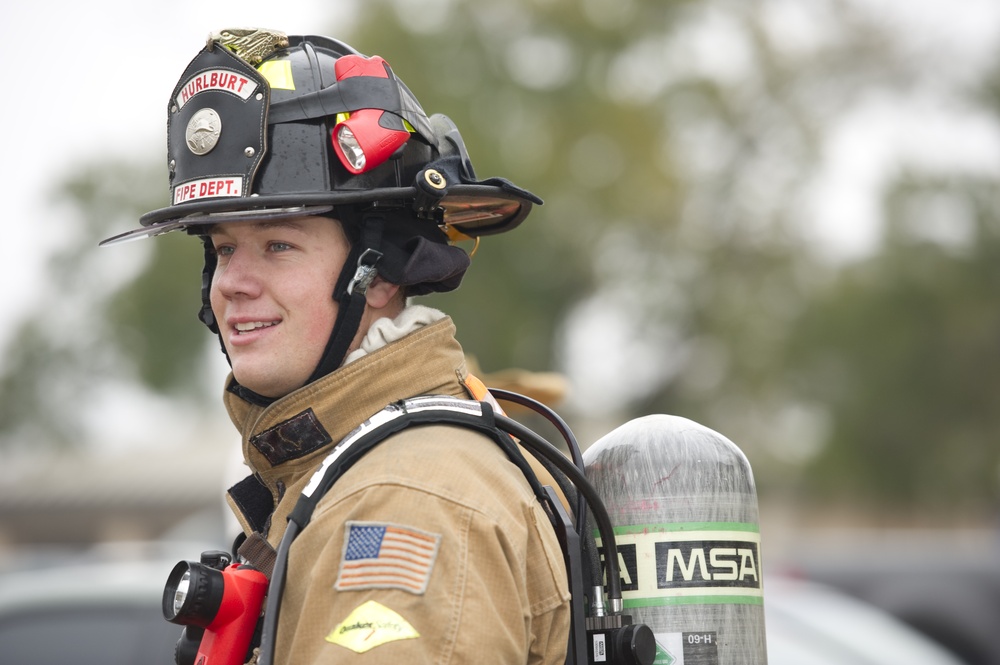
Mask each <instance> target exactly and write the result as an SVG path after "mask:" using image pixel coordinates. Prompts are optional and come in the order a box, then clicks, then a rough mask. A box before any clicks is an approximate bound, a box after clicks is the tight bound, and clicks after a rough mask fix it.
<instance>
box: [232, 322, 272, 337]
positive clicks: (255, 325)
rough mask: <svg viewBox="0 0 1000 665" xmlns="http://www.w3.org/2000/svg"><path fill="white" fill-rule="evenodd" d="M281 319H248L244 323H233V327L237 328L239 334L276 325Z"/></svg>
mask: <svg viewBox="0 0 1000 665" xmlns="http://www.w3.org/2000/svg"><path fill="white" fill-rule="evenodd" d="M279 323H281V322H280V321H246V322H242V323H235V324H233V328H234V329H235V330H236V334H237V335H245V334H246V333H251V332H253V331H255V330H260V329H261V328H270V327H271V326H276V325H278V324H279Z"/></svg>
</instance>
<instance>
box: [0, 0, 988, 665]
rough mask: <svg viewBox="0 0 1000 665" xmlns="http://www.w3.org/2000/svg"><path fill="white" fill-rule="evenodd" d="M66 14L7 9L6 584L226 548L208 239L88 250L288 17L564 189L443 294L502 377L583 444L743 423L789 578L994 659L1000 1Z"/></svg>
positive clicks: (262, 7) (113, 9) (491, 169)
mask: <svg viewBox="0 0 1000 665" xmlns="http://www.w3.org/2000/svg"><path fill="white" fill-rule="evenodd" d="M62 4H64V5H65V6H61V5H60V4H59V3H57V5H56V9H53V8H52V7H51V6H45V7H44V9H43V8H42V6H32V5H31V4H30V3H18V4H16V5H15V6H12V7H8V8H6V9H5V16H7V17H8V20H7V21H5V23H6V26H7V27H6V28H5V29H4V32H5V38H6V41H7V44H8V54H9V55H8V67H7V79H8V81H9V85H8V87H7V92H6V93H5V94H6V103H5V104H3V105H2V107H0V119H2V126H3V127H4V128H6V130H7V134H8V135H7V136H6V137H5V139H4V143H3V145H4V159H3V160H2V163H0V174H2V181H3V183H4V184H5V191H6V196H5V197H4V198H5V214H6V217H7V220H6V222H5V224H4V239H5V242H3V243H0V266H2V268H0V270H2V276H3V279H2V285H0V289H2V293H3V300H2V302H3V307H4V310H5V319H6V321H7V324H6V325H5V326H4V327H3V328H2V329H0V345H2V347H3V354H2V355H0V454H2V458H3V460H4V463H3V464H2V465H0V573H3V572H4V571H6V572H7V574H8V576H10V575H15V574H22V575H23V573H24V571H26V570H28V569H35V568H39V567H53V566H56V565H59V566H62V565H64V564H66V563H67V562H69V561H73V562H79V561H81V560H84V559H95V558H100V559H104V560H106V559H108V558H109V557H111V558H116V557H117V559H119V560H126V559H127V560H133V559H135V558H142V557H149V556H154V558H155V557H159V556H161V555H162V548H163V547H165V546H166V545H171V544H178V543H180V544H185V543H187V542H188V541H194V542H196V543H198V544H199V545H200V544H201V543H203V542H205V541H212V540H214V539H216V538H218V539H219V545H220V546H222V547H225V546H227V545H228V543H227V542H224V541H225V538H223V537H220V536H219V534H221V533H225V529H226V526H225V524H224V522H223V517H222V514H223V510H222V505H223V504H222V499H221V494H222V490H223V488H224V487H225V486H226V483H227V481H228V479H230V478H235V477H237V474H238V473H239V470H238V468H235V467H236V466H237V465H236V464H234V454H235V453H234V449H235V448H236V446H237V445H238V437H237V436H236V434H235V432H234V430H233V429H232V426H231V425H230V423H229V421H228V418H227V417H226V414H225V412H224V410H223V408H222V405H221V400H220V399H219V396H220V394H221V388H222V379H223V376H224V374H225V372H226V366H225V360H224V358H223V356H222V354H221V353H220V352H219V350H218V343H217V340H216V339H215V338H214V336H212V335H210V333H208V332H207V330H205V329H204V327H203V326H202V325H201V324H200V323H199V322H198V321H197V319H196V316H195V315H196V312H197V310H198V307H199V289H200V268H201V256H200V250H199V247H198V244H197V243H194V242H192V241H191V240H190V238H187V237H185V236H183V235H179V234H178V236H177V237H174V235H168V236H165V237H163V238H160V239H157V240H156V241H149V242H143V243H133V244H127V245H122V246H115V247H112V248H104V249H98V248H97V242H98V241H99V240H100V239H102V238H104V237H107V236H109V235H113V234H115V233H119V232H122V231H125V230H127V229H130V228H132V227H134V226H135V225H136V220H137V218H138V216H139V215H140V214H141V213H142V212H145V211H148V210H151V209H153V208H158V207H161V206H163V205H165V204H166V201H167V189H166V165H165V157H164V154H165V150H164V146H165V118H166V106H167V98H168V96H169V93H170V90H171V88H172V87H173V85H174V83H175V82H176V80H177V77H178V76H179V74H180V72H181V71H182V69H183V67H184V66H185V65H186V64H187V62H188V61H189V60H190V59H191V58H192V57H194V55H195V54H196V53H197V51H198V50H199V49H200V48H201V46H202V45H203V44H204V40H205V37H206V36H207V34H208V33H209V32H210V31H211V30H216V29H219V28H222V27H242V26H258V27H271V28H276V29H280V30H283V31H285V32H288V33H290V34H303V33H305V34H326V35H331V36H335V37H337V38H340V39H342V40H344V41H347V42H348V43H350V44H351V45H353V46H355V47H356V48H358V49H359V50H361V51H363V52H365V53H367V54H378V55H382V56H383V57H385V58H386V60H387V61H388V62H389V63H391V64H392V66H393V69H394V71H395V72H396V73H397V75H399V76H400V78H402V79H403V80H404V81H405V82H406V83H407V85H408V86H409V87H410V88H411V89H412V90H413V91H414V92H415V94H416V96H417V97H418V98H419V99H420V101H421V103H422V105H423V106H424V108H425V109H426V110H427V111H428V112H431V113H433V112H443V113H445V114H447V115H449V116H450V117H451V118H452V119H453V120H455V122H456V123H457V124H458V126H459V127H460V128H461V130H462V134H463V136H464V138H465V141H466V143H467V145H468V148H469V151H470V154H471V157H472V159H473V162H474V164H475V166H476V170H477V174H478V175H479V176H480V177H485V176H492V175H502V176H505V177H509V178H510V179H512V180H514V181H515V182H516V183H517V184H519V185H521V186H523V187H526V188H527V189H529V190H531V191H533V192H535V193H537V194H539V195H540V196H541V197H542V198H543V199H545V204H544V205H543V206H541V207H539V208H537V209H536V210H535V211H534V212H533V213H532V216H531V218H530V219H529V221H528V222H526V223H525V224H524V225H523V226H522V227H521V228H519V229H518V230H517V231H516V232H515V233H511V234H507V235H505V236H500V237H493V238H487V239H486V240H485V241H484V242H483V244H482V246H481V247H480V248H479V250H478V253H477V254H476V256H475V258H474V261H473V267H472V269H471V270H470V272H469V274H468V276H467V278H466V281H465V283H464V285H463V287H462V288H461V289H460V290H459V291H458V292H456V293H453V294H448V295H446V296H440V297H434V298H430V299H427V300H426V304H430V305H433V306H436V307H439V308H441V309H444V310H445V311H447V312H449V313H450V314H451V315H452V316H453V318H454V319H455V321H456V323H457V325H458V330H459V338H460V339H461V340H462V341H463V343H464V345H465V347H466V350H467V352H468V353H469V354H470V355H472V356H474V357H475V360H476V362H477V363H478V365H479V367H480V368H481V369H482V372H483V373H484V374H486V375H490V374H491V373H495V372H500V371H502V370H508V369H511V368H515V369H521V370H526V371H529V372H537V373H557V374H558V375H560V376H562V377H565V380H566V385H567V387H568V389H567V391H566V394H565V397H564V399H563V400H562V401H561V402H560V403H559V404H557V405H556V406H557V407H558V409H559V410H560V412H561V413H562V415H563V416H564V417H565V418H566V420H567V421H568V422H569V424H570V425H571V426H572V427H573V428H574V430H575V431H576V434H577V436H578V438H579V439H580V441H581V443H582V445H583V446H586V445H587V444H589V443H591V442H593V441H595V440H596V439H597V438H599V437H600V436H602V435H603V434H605V433H606V432H608V431H609V430H611V429H613V428H614V427H616V426H617V425H619V424H621V423H624V422H625V421H627V420H629V419H631V418H634V417H637V416H640V415H645V414H649V413H668V414H676V415H682V416H685V417H687V418H690V419H692V420H696V421H698V422H700V423H702V424H704V425H707V426H708V427H711V428H712V429H715V430H717V431H719V432H721V433H723V434H724V435H726V436H727V437H729V438H730V439H732V440H733V441H734V442H735V443H737V444H738V445H739V446H740V447H741V448H742V449H743V451H744V452H745V453H746V455H747V457H748V459H749V460H750V463H751V465H752V467H753V469H754V473H755V477H756V481H757V488H758V492H759V496H760V501H761V522H762V535H763V542H764V552H765V556H766V557H767V561H768V567H769V568H771V569H772V570H774V571H776V573H775V574H780V575H784V576H789V577H792V578H795V579H807V578H808V579H815V580H819V581H822V582H825V583H828V584H831V585H834V586H836V587H837V588H839V589H841V590H842V591H845V592H847V593H850V594H852V595H854V596H856V597H860V598H863V599H864V600H865V601H866V602H869V603H873V604H875V605H878V606H880V607H882V608H884V609H886V610H888V611H890V612H891V613H892V614H894V615H895V616H897V617H899V618H901V619H902V620H904V621H905V622H907V623H908V624H910V625H913V626H916V627H917V628H919V629H920V630H921V631H923V632H924V633H925V634H929V635H931V636H932V637H934V638H935V639H937V640H938V641H940V642H942V643H945V644H947V645H948V646H949V648H950V649H951V650H952V651H953V652H955V653H956V654H957V655H959V656H961V657H963V658H964V662H967V663H1000V650H997V648H996V647H995V646H993V648H992V650H991V649H990V647H989V642H990V641H991V640H989V639H987V640H986V642H984V643H980V642H979V641H978V640H981V639H982V636H983V635H986V636H991V635H992V631H995V629H996V626H997V625H1000V572H998V568H1000V564H998V561H1000V556H998V554H1000V538H998V535H1000V534H998V531H997V527H998V525H1000V520H998V517H1000V445H998V442H997V437H998V434H1000V307H998V306H997V301H998V297H1000V188H998V185H1000V51H998V47H1000V5H997V4H996V3H995V2H992V0H960V1H958V2H951V1H949V0H910V1H905V0H878V1H876V0H811V1H810V2H808V3H806V2H800V1H798V0H687V1H683V0H505V1H504V2H486V1H485V0H364V2H363V3H362V2H360V1H354V0H334V1H326V2H319V0H313V1H308V2H295V3H265V2H263V1H262V0H247V1H245V2H240V3H238V4H237V3H224V2H219V3H200V2H195V1H194V0H180V1H178V2H173V3H169V4H161V5H159V6H155V7H149V8H144V9H143V12H142V16H139V15H138V13H137V12H136V11H135V10H134V7H133V6H132V5H131V4H129V3H126V2H124V0H95V2H91V3H83V4H81V3H68V2H66V3H62ZM275 5H280V6H275ZM154 550H155V555H154V554H151V552H154ZM178 550H183V551H182V553H181V554H180V555H179V556H185V557H189V558H190V557H195V556H197V553H198V551H200V550H199V549H197V548H196V549H194V550H191V549H190V548H187V549H185V548H183V547H180V548H178ZM173 551H174V550H173V549H171V550H170V552H171V555H172V554H173ZM166 570H169V567H168V568H167V569H166ZM165 574H166V571H164V577H165ZM154 582H155V586H162V579H157V580H154ZM928 605H935V606H936V607H933V608H930V607H928ZM0 609H2V608H0ZM932 610H933V611H932ZM940 615H946V616H947V617H950V618H952V619H953V621H952V622H951V624H950V625H944V623H942V622H943V621H944V619H941V618H940Z"/></svg>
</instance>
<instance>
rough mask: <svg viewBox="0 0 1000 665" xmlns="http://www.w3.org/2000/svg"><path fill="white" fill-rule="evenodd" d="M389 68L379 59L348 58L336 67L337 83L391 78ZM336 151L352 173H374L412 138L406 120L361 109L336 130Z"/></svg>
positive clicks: (340, 122)
mask: <svg viewBox="0 0 1000 665" xmlns="http://www.w3.org/2000/svg"><path fill="white" fill-rule="evenodd" d="M388 70H389V66H388V65H387V64H386V62H385V60H383V59H382V58H380V57H379V56H377V55H376V56H372V57H371V58H366V57H364V56H363V55H345V56H343V57H342V58H338V59H337V62H336V63H335V65H334V72H335V73H336V75H337V80H338V81H342V80H344V79H345V78H350V77H352V76H376V77H379V78H389V71H388ZM330 138H331V140H332V142H333V149H334V151H335V152H336V153H337V157H338V158H339V159H340V163H341V164H343V165H344V168H346V169H347V170H348V171H350V172H351V173H353V174H355V175H357V174H359V173H364V172H365V171H370V170H371V169H373V168H375V167H376V166H378V165H380V164H382V163H383V162H384V161H385V160H387V159H389V157H390V156H391V155H392V153H394V152H396V150H398V149H399V147H400V146H401V145H403V144H404V143H406V141H407V139H409V138H410V132H409V131H408V130H407V128H406V125H404V124H403V119H402V118H400V117H399V116H397V115H396V114H394V113H389V112H388V111H383V110H381V109H360V110H358V111H354V112H353V113H350V114H349V115H348V116H347V117H346V118H345V119H343V120H340V121H339V122H337V124H336V125H335V126H334V128H333V133H332V136H331V137H330Z"/></svg>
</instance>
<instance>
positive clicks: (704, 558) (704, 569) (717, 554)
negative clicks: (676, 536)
mask: <svg viewBox="0 0 1000 665" xmlns="http://www.w3.org/2000/svg"><path fill="white" fill-rule="evenodd" d="M655 547H656V549H655V551H656V587H657V588H658V589H672V588H686V587H733V588H751V589H759V588H760V555H759V551H758V548H757V543H754V542H739V541H728V540H691V541H674V542H658V543H656V546H655Z"/></svg>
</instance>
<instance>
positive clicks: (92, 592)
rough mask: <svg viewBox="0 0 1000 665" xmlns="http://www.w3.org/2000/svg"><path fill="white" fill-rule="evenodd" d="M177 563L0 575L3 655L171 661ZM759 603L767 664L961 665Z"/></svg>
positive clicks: (917, 640) (833, 606)
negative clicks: (165, 598)
mask: <svg viewBox="0 0 1000 665" xmlns="http://www.w3.org/2000/svg"><path fill="white" fill-rule="evenodd" d="M194 558H196V555H195V556H194ZM175 563H176V560H175V559H170V560H155V561H134V562H111V563H81V564H79V565H70V566H60V567H55V568H46V569H39V570H21V571H16V572H8V573H5V574H3V575H0V662H2V663H31V664H32V665H68V664H70V663H72V665H137V664H138V663H142V664H143V665H171V664H172V663H173V662H174V645H175V643H176V641H177V638H178V636H179V634H180V628H179V627H178V626H175V625H173V624H169V623H167V622H166V621H164V619H163V616H162V614H161V610H160V603H161V598H162V595H163V585H164V582H165V581H166V579H167V575H168V573H169V572H170V570H171V568H172V567H173V565H174V564H175ZM764 609H765V614H766V622H767V651H768V662H769V663H770V665H899V664H900V663H906V665H962V663H961V661H959V660H957V659H955V658H954V657H952V656H950V655H949V654H948V653H946V652H945V651H944V650H943V649H941V648H940V647H938V646H936V645H935V644H933V643H932V642H931V641H930V640H928V639H926V638H924V637H923V636H921V635H919V634H918V633H917V632H915V631H914V630H912V629H911V628H909V627H907V626H905V625H904V624H902V623H901V622H899V621H897V620H896V619H894V618H892V617H891V616H889V615H888V614H886V613H885V612H882V611H881V610H878V609H876V608H874V607H872V606H870V605H867V604H865V603H862V602H860V601H858V600H855V599H852V598H849V597H847V596H846V595H844V594H842V593H839V592H836V591H833V590H832V589H830V588H828V587H824V586H822V585H818V584H815V583H811V582H807V581H804V580H796V579H787V578H782V577H779V576H775V575H772V576H771V577H769V578H767V579H766V580H765V602H764Z"/></svg>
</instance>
